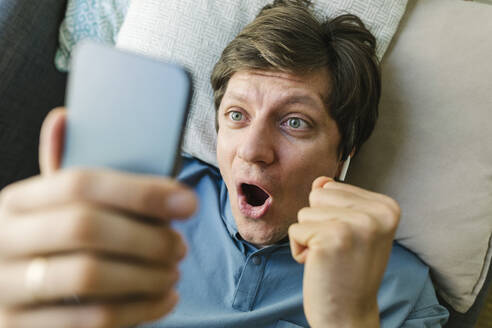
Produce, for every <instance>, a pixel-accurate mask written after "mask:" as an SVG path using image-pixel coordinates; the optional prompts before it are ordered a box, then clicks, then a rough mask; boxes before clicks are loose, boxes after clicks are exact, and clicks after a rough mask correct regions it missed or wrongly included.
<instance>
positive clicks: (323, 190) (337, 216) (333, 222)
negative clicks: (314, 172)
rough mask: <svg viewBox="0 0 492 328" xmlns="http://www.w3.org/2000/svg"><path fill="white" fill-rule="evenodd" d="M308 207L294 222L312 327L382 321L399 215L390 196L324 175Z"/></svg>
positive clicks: (292, 241)
mask: <svg viewBox="0 0 492 328" xmlns="http://www.w3.org/2000/svg"><path fill="white" fill-rule="evenodd" d="M309 205H310V206H309V207H305V208H303V209H301V210H300V211H299V213H298V221H299V222H298V223H295V224H293V225H292V226H291V227H290V228H289V236H290V246H291V249H292V254H293V256H294V258H295V260H296V261H297V262H299V263H304V265H305V268H304V282H303V293H304V311H305V314H306V318H307V320H308V322H309V324H310V325H311V326H312V327H315V328H316V327H337V328H340V327H342V328H343V327H367V328H369V327H379V311H378V305H377V293H378V289H379V286H380V284H381V281H382V279H383V275H384V271H385V269H386V264H387V262H388V259H389V256H390V253H391V248H392V244H393V238H394V234H395V232H396V228H397V226H398V222H399V218H400V207H399V206H398V204H397V203H396V201H394V200H393V199H391V198H390V197H387V196H385V195H382V194H378V193H374V192H370V191H367V190H364V189H361V188H358V187H355V186H352V185H348V184H343V183H338V182H335V181H333V180H332V179H330V178H326V177H319V178H317V179H316V180H315V181H314V182H313V186H312V190H311V193H310V195H309Z"/></svg>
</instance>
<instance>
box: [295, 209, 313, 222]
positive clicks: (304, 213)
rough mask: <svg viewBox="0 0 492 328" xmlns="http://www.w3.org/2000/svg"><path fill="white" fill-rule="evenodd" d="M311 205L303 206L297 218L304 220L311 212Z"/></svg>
mask: <svg viewBox="0 0 492 328" xmlns="http://www.w3.org/2000/svg"><path fill="white" fill-rule="evenodd" d="M309 209H310V207H303V208H301V209H300V210H299V211H298V212H297V218H298V219H299V220H303V219H304V218H305V217H306V215H307V214H308V212H309Z"/></svg>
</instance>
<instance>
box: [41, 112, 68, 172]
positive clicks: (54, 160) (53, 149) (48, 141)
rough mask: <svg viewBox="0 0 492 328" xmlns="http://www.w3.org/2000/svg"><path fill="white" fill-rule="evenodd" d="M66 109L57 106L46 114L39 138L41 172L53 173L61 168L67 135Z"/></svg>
mask: <svg viewBox="0 0 492 328" xmlns="http://www.w3.org/2000/svg"><path fill="white" fill-rule="evenodd" d="M66 115H67V113H66V109H65V108H55V109H53V110H52V111H51V112H49V114H48V116H46V118H45V120H44V122H43V125H42V127H41V136H40V139H39V167H40V169H41V174H51V173H53V172H55V171H57V170H58V169H59V168H60V162H61V156H62V150H63V141H64V140H63V139H64V137H65V121H66Z"/></svg>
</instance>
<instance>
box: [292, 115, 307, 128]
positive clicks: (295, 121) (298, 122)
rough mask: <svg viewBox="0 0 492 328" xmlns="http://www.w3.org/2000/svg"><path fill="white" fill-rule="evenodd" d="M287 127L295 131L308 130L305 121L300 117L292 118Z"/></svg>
mask: <svg viewBox="0 0 492 328" xmlns="http://www.w3.org/2000/svg"><path fill="white" fill-rule="evenodd" d="M287 125H288V126H289V127H290V128H293V129H300V128H306V126H307V125H308V124H307V123H306V121H304V120H303V119H300V118H298V117H291V118H289V119H288V120H287Z"/></svg>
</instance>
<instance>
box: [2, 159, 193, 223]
mask: <svg viewBox="0 0 492 328" xmlns="http://www.w3.org/2000/svg"><path fill="white" fill-rule="evenodd" d="M71 202H87V203H94V204H99V205H103V206H108V207H113V208H115V209H118V210H122V211H129V212H132V213H136V214H139V215H140V216H148V217H152V218H160V219H163V220H165V221H167V220H169V219H170V218H184V217H188V216H190V215H191V214H193V212H194V211H195V209H196V206H197V199H196V197H195V195H194V193H193V192H192V191H191V190H190V189H189V188H188V187H185V186H184V185H183V184H181V183H179V182H177V181H176V180H173V179H169V178H166V177H161V176H151V175H142V174H130V173H124V172H118V171H113V170H79V169H70V170H60V171H59V172H58V173H57V174H53V175H52V176H51V177H43V176H41V177H35V178H31V179H27V180H24V181H20V182H18V183H15V184H12V185H10V186H7V187H6V188H4V189H3V190H2V193H1V203H2V207H3V210H4V211H6V212H12V213H15V212H27V211H30V210H34V209H39V208H43V207H50V206H57V205H63V204H67V203H71Z"/></svg>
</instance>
